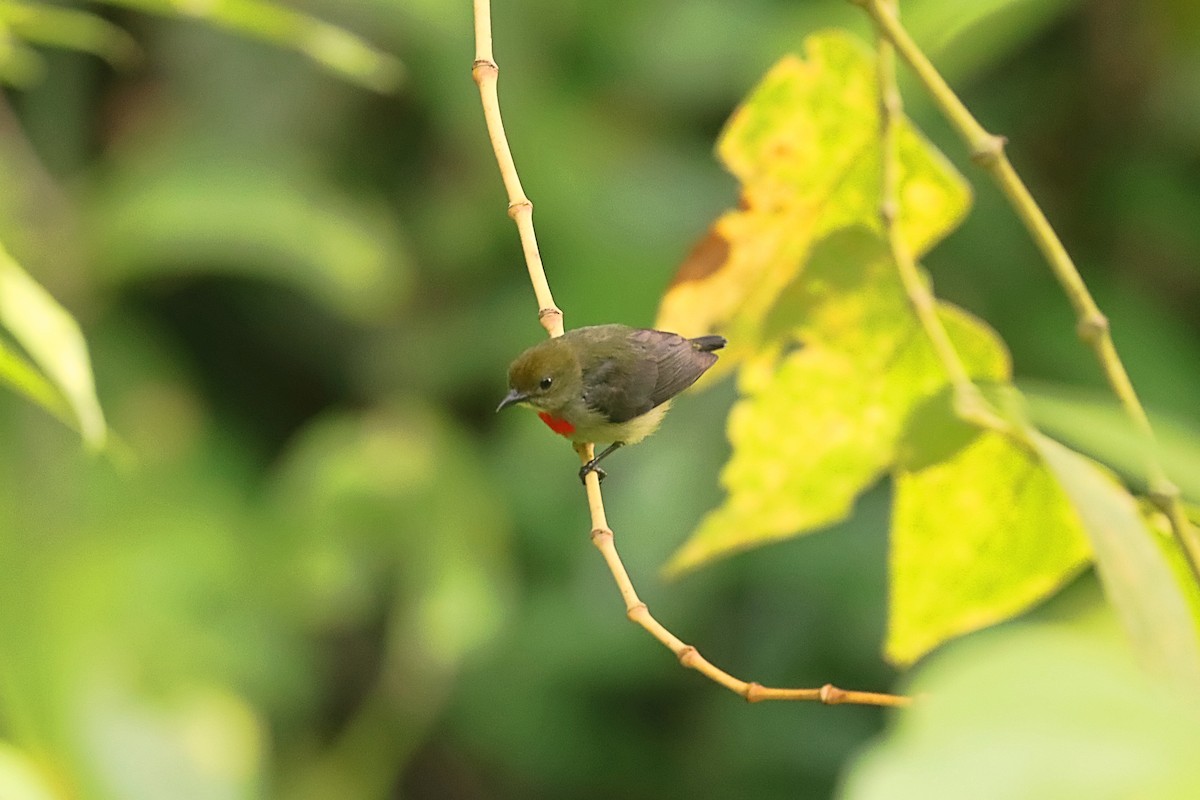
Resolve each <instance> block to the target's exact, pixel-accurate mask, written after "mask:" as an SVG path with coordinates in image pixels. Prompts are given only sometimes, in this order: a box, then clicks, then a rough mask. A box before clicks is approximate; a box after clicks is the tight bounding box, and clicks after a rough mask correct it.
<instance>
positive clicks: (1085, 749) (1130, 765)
mask: <svg viewBox="0 0 1200 800" xmlns="http://www.w3.org/2000/svg"><path fill="white" fill-rule="evenodd" d="M910 690H911V692H912V694H914V695H915V696H916V697H918V698H919V699H918V702H917V703H915V704H914V705H913V707H912V708H911V709H907V710H905V711H904V712H903V713H902V714H898V715H896V716H895V717H894V718H893V726H892V728H891V730H890V731H889V732H888V733H887V735H886V736H885V737H884V738H883V739H882V740H881V741H880V742H878V743H877V744H876V745H875V746H874V747H872V748H871V749H870V750H869V751H868V752H867V753H866V754H865V755H864V756H862V757H861V758H860V759H859V761H858V763H857V764H856V765H855V766H854V768H853V770H852V771H851V773H850V775H849V777H848V779H847V781H846V783H845V786H844V789H843V791H842V792H841V794H840V795H839V796H840V797H841V798H843V800H885V799H886V800H927V798H943V797H945V798H968V797H969V798H971V800H1012V798H1021V800H1063V798H1085V797H1086V798H1114V799H1115V798H1135V797H1137V798H1141V797H1144V798H1155V799H1156V800H1168V799H1169V798H1177V800H1186V799H1187V798H1194V797H1200V772H1197V770H1196V753H1195V748H1196V742H1197V741H1200V705H1198V704H1197V702H1196V697H1195V695H1194V694H1190V693H1180V692H1179V691H1178V690H1177V688H1176V687H1172V686H1168V685H1164V684H1163V683H1162V682H1161V681H1159V680H1156V678H1155V677H1154V676H1153V675H1151V674H1148V673H1147V672H1146V671H1144V670H1142V669H1140V668H1139V666H1138V665H1137V664H1136V663H1134V661H1133V659H1132V658H1130V654H1129V652H1128V651H1127V650H1126V649H1125V648H1123V647H1122V646H1121V644H1120V642H1119V640H1118V639H1116V638H1115V637H1112V636H1107V637H1104V636H1102V635H1100V633H1097V632H1091V631H1089V632H1087V633H1083V632H1079V631H1076V630H1074V629H1072V628H1069V627H1067V626H1063V625H1056V626H1049V625H1046V626H1036V627H1035V626H1022V627H1016V628H1010V629H1008V630H1003V631H995V632H991V633H988V634H982V635H980V636H978V637H972V638H971V639H969V640H965V641H963V642H960V643H957V644H955V645H954V646H953V647H951V648H949V649H948V650H947V652H946V653H945V654H944V655H940V656H939V657H936V658H935V659H933V660H931V662H930V664H929V665H928V666H927V667H926V668H924V669H922V670H921V671H920V672H919V674H918V675H917V676H916V680H915V681H914V682H913V685H912V686H911V687H910Z"/></svg>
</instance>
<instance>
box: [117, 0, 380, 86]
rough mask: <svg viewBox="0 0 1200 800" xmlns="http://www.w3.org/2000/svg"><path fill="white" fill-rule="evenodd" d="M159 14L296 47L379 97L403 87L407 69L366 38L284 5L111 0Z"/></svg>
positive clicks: (244, 0)
mask: <svg viewBox="0 0 1200 800" xmlns="http://www.w3.org/2000/svg"><path fill="white" fill-rule="evenodd" d="M110 3H111V4H112V5H120V6H125V7H127V8H134V9H138V10H141V11H148V12H151V13H156V14H165V15H182V14H186V15H188V16H190V17H194V18H196V19H202V20H204V21H206V22H209V23H212V24H214V25H219V26H221V27H224V28H229V29H230V30H234V31H237V32H238V33H241V34H243V35H248V36H253V37H255V38H257V39H261V40H263V41H266V42H271V43H273V44H276V45H281V46H284V47H291V48H293V49H295V50H296V51H298V52H300V53H303V54H304V55H306V56H308V57H309V58H310V59H312V60H313V61H315V62H317V63H318V64H321V65H322V66H324V67H325V68H327V69H329V70H331V71H333V72H336V73H338V74H339V75H341V76H342V77H343V78H345V79H347V80H351V81H354V82H355V83H358V84H360V85H362V86H365V87H367V88H369V89H373V90H375V91H377V92H388V91H392V90H394V89H395V88H396V87H397V86H399V84H400V82H401V80H402V79H403V76H404V67H403V65H402V64H401V63H400V62H399V61H398V60H397V59H396V58H395V57H394V56H391V55H389V54H387V53H384V52H382V51H381V50H379V49H377V48H375V47H372V46H371V45H369V44H367V42H365V41H364V40H363V39H362V38H361V37H359V36H356V35H354V34H352V33H350V32H349V31H346V30H343V29H342V28H339V27H337V26H335V25H331V24H329V23H328V22H324V21H322V20H320V19H317V18H316V17H314V16H311V15H309V14H305V13H304V12H302V11H297V10H295V9H292V8H288V7H287V6H286V5H285V4H284V3H269V2H262V0H222V1H221V2H200V3H179V2H170V0H110Z"/></svg>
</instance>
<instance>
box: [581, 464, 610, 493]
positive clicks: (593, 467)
mask: <svg viewBox="0 0 1200 800" xmlns="http://www.w3.org/2000/svg"><path fill="white" fill-rule="evenodd" d="M599 462H600V459H598V458H593V459H592V460H591V461H589V462H587V463H586V464H584V465H583V466H582V467H580V468H579V482H580V483H582V484H583V485H584V486H587V476H588V473H589V472H594V473H596V477H597V478H598V479H599V480H604V479H605V478H607V477H608V473H607V472H605V471H604V470H603V469H601V468H600V463H599Z"/></svg>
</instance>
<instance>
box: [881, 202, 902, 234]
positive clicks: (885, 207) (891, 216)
mask: <svg viewBox="0 0 1200 800" xmlns="http://www.w3.org/2000/svg"><path fill="white" fill-rule="evenodd" d="M899 214H900V211H899V204H898V203H897V202H896V198H894V197H891V196H889V197H885V198H884V199H883V202H882V203H880V204H879V219H880V221H882V222H883V224H884V226H885V227H891V226H892V225H894V224H895V223H896V217H898V216H899Z"/></svg>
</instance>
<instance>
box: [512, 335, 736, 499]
mask: <svg viewBox="0 0 1200 800" xmlns="http://www.w3.org/2000/svg"><path fill="white" fill-rule="evenodd" d="M725 344H726V341H725V337H723V336H699V337H697V338H695V339H686V338H684V337H682V336H680V335H679V334H677V333H667V332H666V331H655V330H649V329H646V328H630V327H629V326H627V325H593V326H591V327H587V328H576V329H575V330H571V331H567V332H566V333H564V334H563V335H562V336H559V337H557V338H554V339H548V340H546V341H544V342H541V343H539V344H536V345H534V346H533V347H531V348H529V349H528V350H526V351H525V352H523V353H521V355H519V356H517V359H516V361H514V362H513V363H512V365H511V366H509V368H508V387H509V392H508V394H507V395H505V397H504V399H503V400H501V401H500V405H499V406H498V407H497V408H496V411H497V412H499V411H502V410H503V409H505V408H508V407H509V406H511V405H524V406H530V407H532V408H533V409H534V410H536V411H537V412H538V416H539V417H541V419H542V421H543V422H545V423H546V424H547V425H548V426H550V430H552V431H554V432H555V433H557V434H559V435H560V436H565V437H566V438H568V439H570V440H571V441H573V442H610V443H611V444H609V446H608V447H607V448H606V449H605V450H604V452H602V453H600V455H598V456H596V457H595V458H593V459H592V460H591V461H589V462H587V463H586V464H584V465H583V467H582V468H581V469H580V470H579V479H580V480H581V481H582V480H585V479H586V478H587V474H588V473H589V472H593V471H594V472H596V473H597V474H598V475H599V476H600V478H601V479H603V478H604V470H602V469H600V468H599V464H600V461H601V460H603V459H604V458H605V457H606V456H608V455H609V454H610V453H612V452H613V451H614V450H616V449H617V448H618V447H621V446H622V445H626V444H636V443H637V442H640V441H641V440H642V439H645V438H646V437H647V436H649V435H650V434H652V433H654V431H655V430H656V429H657V428H658V426H659V424H660V423H661V422H662V418H663V415H665V414H666V413H667V408H668V407H670V405H671V398H673V397H675V395H677V394H679V393H680V392H682V391H683V390H684V389H686V388H687V387H689V386H691V385H692V384H693V383H695V382H696V379H697V378H699V377H700V376H701V375H703V374H704V372H705V370H707V369H708V368H709V367H711V366H712V365H713V364H715V363H716V361H717V356H716V354H715V353H714V352H713V351H714V350H720V349H721V348H722V347H724V346H725Z"/></svg>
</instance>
